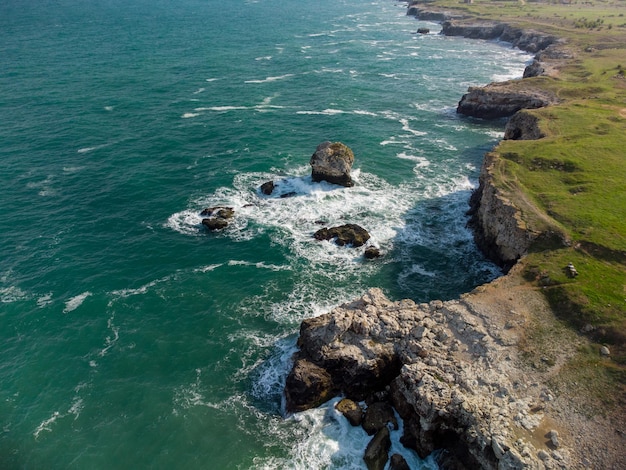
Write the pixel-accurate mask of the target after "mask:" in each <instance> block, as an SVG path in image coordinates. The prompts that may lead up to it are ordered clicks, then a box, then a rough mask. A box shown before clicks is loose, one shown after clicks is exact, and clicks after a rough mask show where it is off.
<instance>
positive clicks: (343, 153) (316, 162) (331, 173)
mask: <svg viewBox="0 0 626 470" xmlns="http://www.w3.org/2000/svg"><path fill="white" fill-rule="evenodd" d="M353 163H354V154H353V153H352V150H351V149H350V148H349V147H348V146H347V145H345V144H342V143H341V142H334V143H333V142H322V143H321V144H319V145H318V146H317V149H316V150H315V153H314V154H313V155H312V156H311V161H310V164H311V177H312V178H313V181H315V182H320V181H327V182H329V183H332V184H338V185H340V186H346V187H351V186H354V183H353V182H352V178H351V176H350V170H351V169H352V164H353Z"/></svg>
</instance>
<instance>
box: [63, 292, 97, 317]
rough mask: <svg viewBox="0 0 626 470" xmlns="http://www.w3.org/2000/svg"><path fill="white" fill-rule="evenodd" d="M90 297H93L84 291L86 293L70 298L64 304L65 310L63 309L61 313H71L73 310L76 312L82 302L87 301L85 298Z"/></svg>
mask: <svg viewBox="0 0 626 470" xmlns="http://www.w3.org/2000/svg"><path fill="white" fill-rule="evenodd" d="M91 295H93V294H92V293H91V292H89V291H86V292H83V293H82V294H78V295H76V296H74V297H72V298H71V299H69V300H68V301H66V302H65V308H64V309H63V313H69V312H73V311H74V310H76V309H77V308H78V307H80V306H81V305H82V304H83V302H84V301H85V299H87V297H90V296H91Z"/></svg>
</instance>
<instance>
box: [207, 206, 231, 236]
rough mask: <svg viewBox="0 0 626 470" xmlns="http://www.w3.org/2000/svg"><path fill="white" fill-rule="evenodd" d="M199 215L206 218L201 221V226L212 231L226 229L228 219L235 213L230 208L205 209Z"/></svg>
mask: <svg viewBox="0 0 626 470" xmlns="http://www.w3.org/2000/svg"><path fill="white" fill-rule="evenodd" d="M200 215H201V216H205V217H206V218H205V219H202V225H204V226H205V227H206V228H207V229H209V230H211V231H214V230H222V229H223V228H226V227H227V226H228V219H230V218H232V217H233V216H234V215H235V211H234V209H233V208H232V207H222V206H216V207H207V208H206V209H204V210H203V211H202V212H200Z"/></svg>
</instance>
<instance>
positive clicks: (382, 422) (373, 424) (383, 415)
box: [361, 401, 398, 436]
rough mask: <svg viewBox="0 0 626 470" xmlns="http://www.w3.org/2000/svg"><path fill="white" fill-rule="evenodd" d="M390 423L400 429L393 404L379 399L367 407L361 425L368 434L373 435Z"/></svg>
mask: <svg viewBox="0 0 626 470" xmlns="http://www.w3.org/2000/svg"><path fill="white" fill-rule="evenodd" d="M388 424H391V425H392V426H393V428H394V429H398V421H397V420H396V416H395V415H394V413H393V408H392V407H391V405H390V404H389V403H385V402H380V401H379V402H376V403H372V404H371V405H369V406H368V407H367V409H366V410H365V415H364V416H363V423H362V424H361V426H363V429H364V430H365V432H366V433H367V434H369V435H370V436H372V435H374V434H376V433H377V432H378V431H379V430H380V429H382V428H384V427H385V426H387V425H388Z"/></svg>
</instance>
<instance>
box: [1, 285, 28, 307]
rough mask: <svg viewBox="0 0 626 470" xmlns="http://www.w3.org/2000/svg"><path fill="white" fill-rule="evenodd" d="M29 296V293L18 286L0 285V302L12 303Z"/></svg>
mask: <svg viewBox="0 0 626 470" xmlns="http://www.w3.org/2000/svg"><path fill="white" fill-rule="evenodd" d="M27 298H28V294H27V293H26V292H25V291H23V290H22V289H20V288H19V287H17V286H9V287H0V302H2V303H3V304H10V303H12V302H18V301H20V300H25V299H27Z"/></svg>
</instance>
